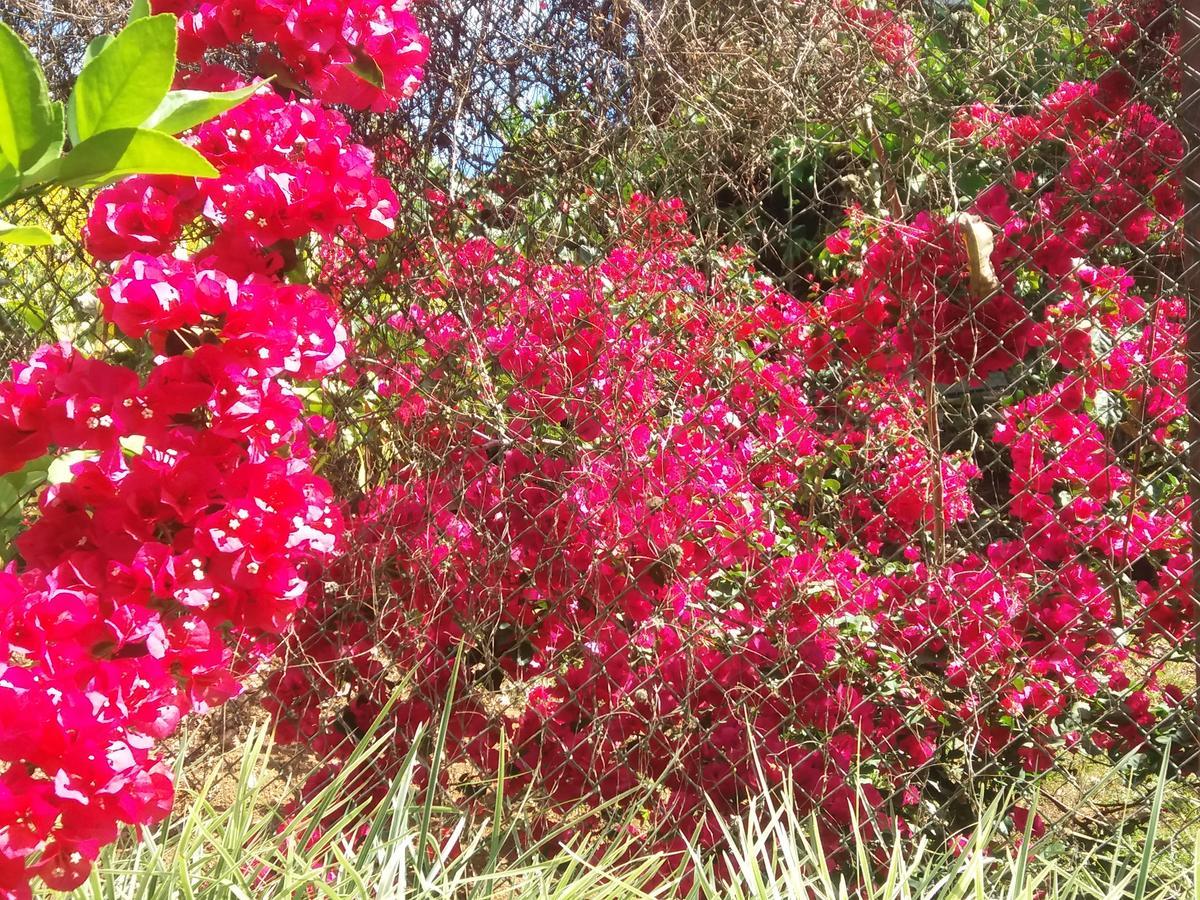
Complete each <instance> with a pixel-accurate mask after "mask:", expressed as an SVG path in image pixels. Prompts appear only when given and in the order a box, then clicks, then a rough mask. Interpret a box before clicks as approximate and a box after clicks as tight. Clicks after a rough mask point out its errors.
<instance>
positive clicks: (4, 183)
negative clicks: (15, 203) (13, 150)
mask: <svg viewBox="0 0 1200 900" xmlns="http://www.w3.org/2000/svg"><path fill="white" fill-rule="evenodd" d="M20 186H21V176H20V175H19V174H17V172H16V171H15V170H14V169H13V167H12V166H10V165H9V164H8V162H7V161H6V160H4V159H0V203H2V202H3V201H5V200H7V199H8V198H9V197H10V196H12V194H13V193H15V192H16V190H17V188H18V187H20Z"/></svg>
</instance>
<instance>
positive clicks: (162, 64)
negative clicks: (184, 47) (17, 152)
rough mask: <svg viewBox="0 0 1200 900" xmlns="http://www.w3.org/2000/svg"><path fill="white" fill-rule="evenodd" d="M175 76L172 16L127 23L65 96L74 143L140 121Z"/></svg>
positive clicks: (165, 92)
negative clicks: (69, 94) (66, 96)
mask: <svg viewBox="0 0 1200 900" xmlns="http://www.w3.org/2000/svg"><path fill="white" fill-rule="evenodd" d="M174 77H175V17H174V16H172V15H169V14H164V15H161V16H149V17H147V18H144V19H138V20H137V21H136V22H133V23H132V24H130V25H127V26H126V27H125V28H124V30H122V31H121V33H120V34H118V35H117V36H116V37H115V38H113V39H112V40H111V41H109V42H108V44H107V45H105V47H104V49H103V50H101V51H100V53H99V54H98V55H96V56H95V57H93V58H92V59H91V60H90V61H89V62H88V64H87V65H85V66H84V67H83V70H82V71H81V72H80V73H79V79H78V80H77V81H76V82H75V89H74V90H73V91H71V99H70V100H68V101H67V130H68V132H69V133H70V135H71V141H72V142H73V143H77V144H78V143H82V142H83V141H86V140H87V139H88V138H90V137H92V136H93V135H96V134H99V133H101V132H104V131H112V130H114V129H117V128H132V127H135V126H138V125H141V124H142V123H143V122H145V121H146V119H147V118H149V117H150V115H151V114H152V113H153V112H154V110H156V109H158V105H159V104H160V103H161V102H162V100H163V97H165V96H166V95H167V91H168V90H169V89H170V87H171V79H172V78H174Z"/></svg>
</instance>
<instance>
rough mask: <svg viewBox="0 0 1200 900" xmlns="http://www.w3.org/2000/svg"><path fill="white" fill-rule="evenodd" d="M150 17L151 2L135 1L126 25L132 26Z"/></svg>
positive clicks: (144, 0) (146, 0) (148, 0)
mask: <svg viewBox="0 0 1200 900" xmlns="http://www.w3.org/2000/svg"><path fill="white" fill-rule="evenodd" d="M148 15H150V0H133V6H131V7H130V8H129V19H128V20H127V21H126V23H125V24H127V25H132V24H133V23H134V22H136V21H137V20H138V19H144V18H146V16H148Z"/></svg>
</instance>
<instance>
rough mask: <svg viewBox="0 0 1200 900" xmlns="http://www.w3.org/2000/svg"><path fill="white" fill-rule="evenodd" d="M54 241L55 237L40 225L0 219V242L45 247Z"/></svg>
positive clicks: (55, 241) (55, 240)
mask: <svg viewBox="0 0 1200 900" xmlns="http://www.w3.org/2000/svg"><path fill="white" fill-rule="evenodd" d="M54 243H57V239H56V238H55V237H54V235H52V234H51V233H50V232H49V231H47V230H46V229H45V228H43V227H42V226H41V225H13V224H12V223H11V222H4V221H0V244H21V245H23V246H25V247H46V246H48V245H50V244H54Z"/></svg>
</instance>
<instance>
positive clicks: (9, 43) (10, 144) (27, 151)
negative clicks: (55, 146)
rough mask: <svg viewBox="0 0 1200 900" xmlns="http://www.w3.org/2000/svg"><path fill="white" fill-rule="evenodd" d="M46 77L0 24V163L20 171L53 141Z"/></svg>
mask: <svg viewBox="0 0 1200 900" xmlns="http://www.w3.org/2000/svg"><path fill="white" fill-rule="evenodd" d="M51 116H52V113H51V106H50V94H49V92H48V91H47V89H46V76H45V75H43V74H42V67H41V66H39V65H38V64H37V60H35V59H34V58H33V54H32V53H30V52H29V48H28V47H26V46H25V44H24V42H23V41H22V40H21V39H20V38H19V37H17V35H16V33H15V32H14V31H13V30H12V29H11V28H9V27H8V26H7V25H5V24H4V23H3V22H0V162H3V163H5V164H6V165H5V166H0V168H12V169H15V170H16V171H17V172H24V171H25V170H26V169H28V168H29V167H30V166H32V165H33V164H34V163H35V162H36V161H37V160H39V159H41V157H42V154H43V152H44V151H45V149H46V145H47V144H49V143H50V142H51V141H52V140H53V139H54V129H53V120H52V118H51Z"/></svg>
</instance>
